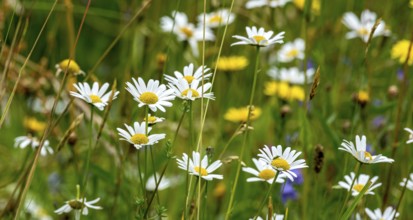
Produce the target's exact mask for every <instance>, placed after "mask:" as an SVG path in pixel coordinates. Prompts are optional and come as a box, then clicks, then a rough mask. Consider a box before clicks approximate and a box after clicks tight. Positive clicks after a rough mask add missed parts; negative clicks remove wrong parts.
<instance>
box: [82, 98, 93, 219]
mask: <svg viewBox="0 0 413 220" xmlns="http://www.w3.org/2000/svg"><path fill="white" fill-rule="evenodd" d="M93 109H94V106H93V104H90V127H89V147H88V149H87V156H86V165H85V171H84V172H85V173H84V175H83V181H82V182H83V183H82V190H83V191H82V196H81V198H80V199H82V207H84V206H85V199H84V196H85V194H86V185H87V180H88V176H89V164H90V155H91V154H92V140H93V115H94V114H93V113H94V111H93ZM82 210H83V208H82ZM82 210H81V211H82Z"/></svg>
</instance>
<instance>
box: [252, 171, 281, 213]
mask: <svg viewBox="0 0 413 220" xmlns="http://www.w3.org/2000/svg"><path fill="white" fill-rule="evenodd" d="M276 172H277V173H276V174H275V177H274V179H273V180H272V183H271V185H270V187H268V191H267V193H266V194H265V197H264V199H263V200H262V202H261V205H260V206H259V207H258V211H257V214H256V215H255V217H254V219H256V218H257V216H259V214H260V212H261V210H262V208H263V207H264V205H265V203H266V202H267V198H268V197H269V196H270V194H271V190H272V187H273V185H274V183H275V182H277V178H278V175H279V174H280V173H281V171H276Z"/></svg>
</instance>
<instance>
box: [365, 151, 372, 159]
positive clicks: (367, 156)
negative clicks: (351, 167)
mask: <svg viewBox="0 0 413 220" xmlns="http://www.w3.org/2000/svg"><path fill="white" fill-rule="evenodd" d="M364 157H365V158H367V159H369V160H372V159H373V157H372V156H371V154H370V153H369V152H367V151H364Z"/></svg>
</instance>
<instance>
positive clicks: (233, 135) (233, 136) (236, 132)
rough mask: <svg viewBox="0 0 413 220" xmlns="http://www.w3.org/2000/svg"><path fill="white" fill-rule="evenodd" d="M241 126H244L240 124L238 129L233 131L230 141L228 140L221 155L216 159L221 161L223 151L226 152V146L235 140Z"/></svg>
mask: <svg viewBox="0 0 413 220" xmlns="http://www.w3.org/2000/svg"><path fill="white" fill-rule="evenodd" d="M243 125H244V124H243V123H241V124H240V125H239V126H238V128H237V129H236V130H235V132H234V134H232V136H231V138H230V139H229V140H228V142H227V143H226V144H225V146H224V149H223V150H222V152H221V154H220V155H219V157H218V158H219V159H221V158H222V156H224V154H225V151H227V148H228V146H229V145H230V144H231V142H232V141H233V140H234V138H235V137H236V136H238V134H239V131H240V130H241V128H242V126H243Z"/></svg>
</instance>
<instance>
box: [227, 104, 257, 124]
mask: <svg viewBox="0 0 413 220" xmlns="http://www.w3.org/2000/svg"><path fill="white" fill-rule="evenodd" d="M260 115H261V108H258V107H254V108H253V109H252V111H251V117H250V119H251V120H255V119H257V118H258V117H259V116H260ZM224 118H225V120H228V121H232V122H246V121H247V118H248V108H247V107H242V108H230V109H228V111H227V112H226V113H225V115H224Z"/></svg>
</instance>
